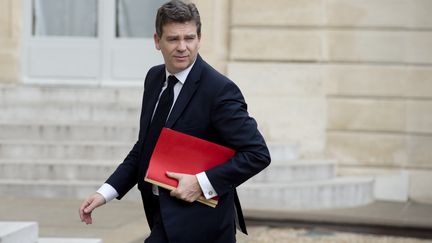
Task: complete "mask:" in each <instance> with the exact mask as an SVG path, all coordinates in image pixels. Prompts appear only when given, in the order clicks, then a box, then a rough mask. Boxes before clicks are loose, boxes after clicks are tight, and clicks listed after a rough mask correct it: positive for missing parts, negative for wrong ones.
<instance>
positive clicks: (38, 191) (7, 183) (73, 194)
mask: <svg viewBox="0 0 432 243" xmlns="http://www.w3.org/2000/svg"><path fill="white" fill-rule="evenodd" d="M104 182H105V180H93V181H70V180H68V181H66V180H57V181H52V180H19V179H0V195H8V196H17V197H38V198H63V199H84V198H87V197H88V196H89V195H91V194H93V193H94V192H95V191H96V190H97V189H99V187H100V186H101V185H102V184H103V183H104ZM124 198H125V199H126V200H141V195H140V193H139V191H138V189H137V188H136V187H135V188H132V190H130V191H129V193H128V194H127V195H126V196H125V197H124Z"/></svg>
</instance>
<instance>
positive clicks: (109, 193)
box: [96, 183, 119, 203]
mask: <svg viewBox="0 0 432 243" xmlns="http://www.w3.org/2000/svg"><path fill="white" fill-rule="evenodd" d="M96 192H97V193H99V194H101V195H102V196H103V197H104V198H105V203H107V202H109V201H111V200H113V199H114V198H116V197H118V196H119V194H118V193H117V191H116V189H114V187H112V186H111V185H110V184H108V183H104V184H103V185H102V186H101V187H100V188H99V190H97V191H96Z"/></svg>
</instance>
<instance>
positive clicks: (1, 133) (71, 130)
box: [0, 122, 139, 142]
mask: <svg viewBox="0 0 432 243" xmlns="http://www.w3.org/2000/svg"><path fill="white" fill-rule="evenodd" d="M137 124H138V122H136V125H135V124H127V123H123V124H122V123H117V124H115V123H112V124H109V123H107V122H104V123H84V122H82V123H63V124H61V123H58V122H57V123H47V122H45V123H41V122H39V123H37V122H34V123H24V122H9V123H5V122H3V123H0V140H2V139H11V138H13V139H15V140H66V141H83V140H90V141H128V142H132V141H136V139H137V137H138V130H139V129H138V125H137Z"/></svg>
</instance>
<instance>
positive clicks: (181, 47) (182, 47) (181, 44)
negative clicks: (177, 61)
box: [177, 40, 186, 52]
mask: <svg viewBox="0 0 432 243" xmlns="http://www.w3.org/2000/svg"><path fill="white" fill-rule="evenodd" d="M177 51H180V52H183V51H186V42H185V41H184V40H180V41H179V43H178V45H177Z"/></svg>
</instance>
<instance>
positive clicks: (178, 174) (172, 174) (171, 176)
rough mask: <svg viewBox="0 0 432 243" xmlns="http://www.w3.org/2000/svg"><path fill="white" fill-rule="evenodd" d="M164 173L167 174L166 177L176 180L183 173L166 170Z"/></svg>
mask: <svg viewBox="0 0 432 243" xmlns="http://www.w3.org/2000/svg"><path fill="white" fill-rule="evenodd" d="M166 175H167V176H168V177H170V178H173V179H176V180H180V179H181V178H182V175H183V174H181V173H175V172H169V171H167V173H166Z"/></svg>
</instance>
